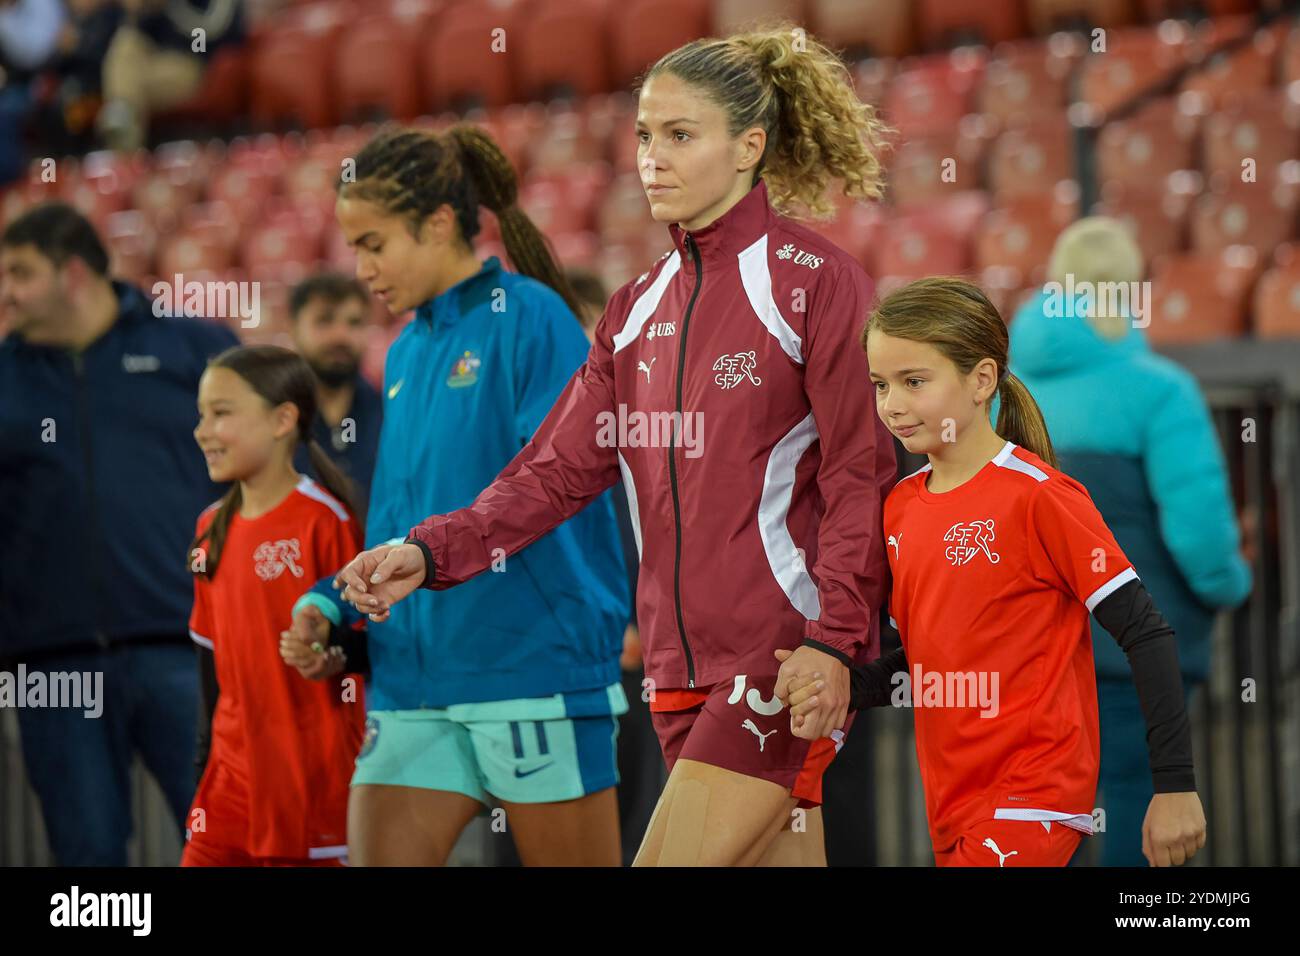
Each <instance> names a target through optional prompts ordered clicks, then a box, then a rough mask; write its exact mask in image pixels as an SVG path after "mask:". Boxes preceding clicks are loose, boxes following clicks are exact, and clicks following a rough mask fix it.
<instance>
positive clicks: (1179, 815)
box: [1142, 790, 1205, 866]
mask: <svg viewBox="0 0 1300 956" xmlns="http://www.w3.org/2000/svg"><path fill="white" fill-rule="evenodd" d="M1203 846H1205V811H1204V810H1202V809H1201V798H1200V797H1198V796H1197V795H1196V791H1194V790H1190V791H1187V792H1186V793H1157V794H1156V795H1155V796H1154V797H1152V798H1151V805H1150V806H1148V807H1147V815H1146V819H1145V820H1143V821H1142V855H1143V856H1145V857H1146V858H1147V862H1148V863H1150V864H1151V865H1152V866H1182V865H1183V864H1184V863H1186V862H1187V861H1188V860H1190V859H1191V858H1192V857H1194V856H1195V855H1196V851H1197V850H1199V849H1200V848H1201V847H1203Z"/></svg>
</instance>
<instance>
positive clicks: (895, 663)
mask: <svg viewBox="0 0 1300 956" xmlns="http://www.w3.org/2000/svg"><path fill="white" fill-rule="evenodd" d="M899 671H904V672H906V671H907V656H906V655H905V654H904V653H903V649H902V648H901V647H899V648H895V649H894V650H892V651H890V652H889V653H888V654H886V655H884V656H883V657H881V658H879V659H877V660H874V661H872V662H871V663H870V664H862V665H855V666H854V667H853V668H852V669H851V670H850V672H849V709H850V710H862V709H863V708H865V707H884V706H885V705H886V704H888V703H889V697H890V694H891V692H892V691H893V689H894V684H893V679H894V674H896V673H897V672H899Z"/></svg>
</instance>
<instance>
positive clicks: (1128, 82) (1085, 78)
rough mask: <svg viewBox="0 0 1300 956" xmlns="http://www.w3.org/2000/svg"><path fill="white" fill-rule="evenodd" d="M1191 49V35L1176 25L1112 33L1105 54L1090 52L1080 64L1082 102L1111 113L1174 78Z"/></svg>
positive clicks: (1105, 112) (1181, 26)
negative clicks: (1157, 28)
mask: <svg viewBox="0 0 1300 956" xmlns="http://www.w3.org/2000/svg"><path fill="white" fill-rule="evenodd" d="M1190 49H1191V34H1190V31H1189V30H1188V29H1187V27H1186V26H1185V25H1183V24H1177V23H1174V22H1173V21H1166V22H1165V23H1164V24H1162V25H1161V28H1160V29H1159V30H1148V29H1145V28H1140V29H1135V30H1114V31H1111V32H1109V33H1107V34H1106V50H1105V52H1104V53H1102V52H1095V53H1094V52H1090V53H1089V55H1088V56H1086V57H1084V59H1083V62H1082V63H1081V64H1080V71H1081V72H1080V75H1079V90H1080V99H1081V100H1082V101H1083V102H1084V103H1086V104H1087V105H1088V106H1089V107H1090V108H1091V109H1092V110H1094V111H1097V112H1100V113H1101V114H1103V115H1104V114H1108V113H1111V112H1113V111H1115V110H1116V109H1118V108H1119V107H1121V106H1125V105H1126V104H1128V103H1130V102H1132V101H1133V100H1134V99H1136V98H1138V97H1140V96H1142V95H1143V94H1144V93H1145V92H1146V91H1148V90H1150V89H1152V88H1153V87H1155V86H1157V85H1158V84H1160V83H1161V82H1163V81H1165V80H1167V79H1169V78H1170V77H1172V76H1173V74H1174V73H1175V72H1176V71H1177V70H1179V69H1180V68H1181V67H1183V66H1184V65H1185V64H1186V62H1187V58H1188V56H1189V52H1190Z"/></svg>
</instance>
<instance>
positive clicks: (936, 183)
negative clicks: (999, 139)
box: [885, 116, 989, 206]
mask: <svg viewBox="0 0 1300 956" xmlns="http://www.w3.org/2000/svg"><path fill="white" fill-rule="evenodd" d="M988 133H989V126H988V124H987V123H986V122H984V121H983V119H982V117H979V116H967V117H963V119H962V120H961V122H960V123H959V124H958V125H957V126H956V127H954V128H953V129H950V130H947V131H945V132H941V133H935V134H931V135H929V136H924V137H918V138H916V139H913V140H911V141H910V142H905V143H903V144H902V145H901V146H899V147H898V148H897V149H895V150H893V151H890V152H887V153H886V154H885V156H886V168H887V173H886V176H885V182H886V186H887V187H888V189H889V195H890V196H891V197H892V198H893V200H894V202H895V203H897V204H898V205H900V206H905V205H911V204H915V203H925V202H930V201H932V200H936V199H944V198H946V197H949V196H952V195H954V194H956V193H960V192H963V191H965V190H968V189H975V188H978V187H979V185H980V178H981V172H980V171H981V169H982V166H983V159H984V154H985V152H986V150H987V147H988ZM950 160H951V162H949V161H950Z"/></svg>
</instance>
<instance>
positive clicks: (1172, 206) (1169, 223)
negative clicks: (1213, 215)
mask: <svg viewBox="0 0 1300 956" xmlns="http://www.w3.org/2000/svg"><path fill="white" fill-rule="evenodd" d="M1093 212H1094V214H1095V215H1098V216H1110V217H1111V218H1112V219H1117V220H1119V221H1120V222H1121V223H1123V224H1124V225H1125V226H1126V227H1127V228H1128V229H1129V231H1130V232H1132V233H1133V237H1134V238H1135V239H1136V240H1137V244H1138V248H1139V249H1141V250H1142V258H1143V259H1145V260H1146V265H1147V269H1148V270H1150V269H1151V268H1152V266H1153V264H1154V263H1155V262H1156V260H1158V259H1159V258H1161V257H1163V256H1168V255H1173V254H1176V253H1179V252H1182V251H1184V250H1185V249H1186V248H1187V208H1186V205H1185V204H1183V203H1180V202H1178V200H1177V198H1176V197H1174V196H1171V195H1168V194H1165V195H1161V194H1159V193H1156V194H1145V195H1144V194H1141V193H1134V194H1131V195H1121V196H1116V197H1115V198H1111V199H1106V200H1103V201H1102V202H1100V203H1098V204H1097V206H1096V207H1095V209H1094V210H1093Z"/></svg>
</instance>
